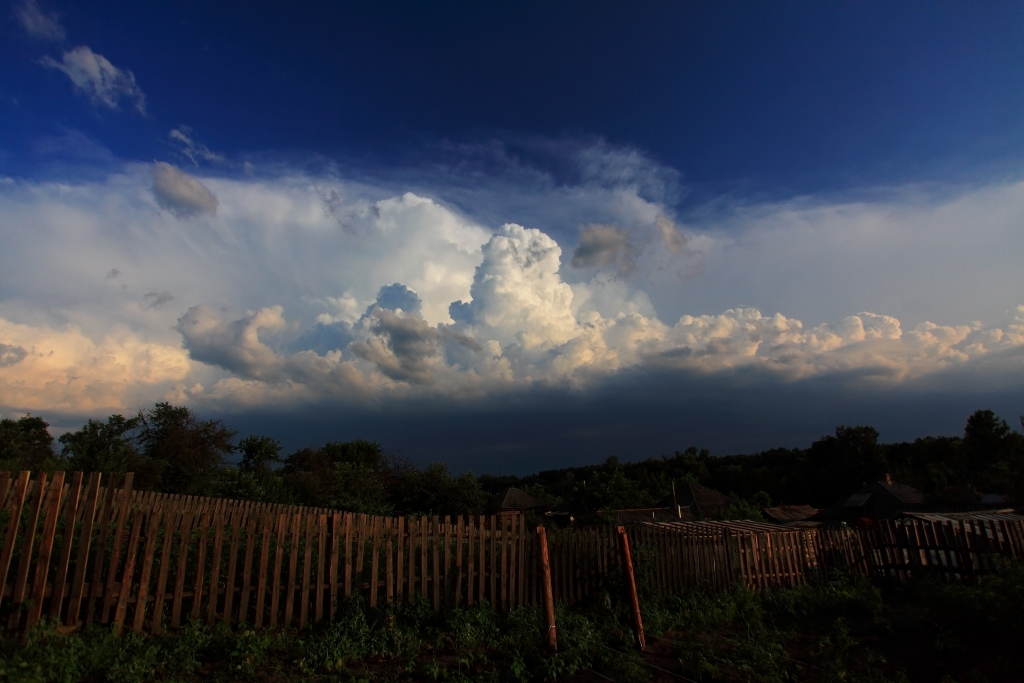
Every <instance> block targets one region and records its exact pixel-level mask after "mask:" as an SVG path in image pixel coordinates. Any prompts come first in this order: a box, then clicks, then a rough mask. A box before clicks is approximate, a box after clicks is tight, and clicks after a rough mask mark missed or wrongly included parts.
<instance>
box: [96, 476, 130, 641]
mask: <svg viewBox="0 0 1024 683" xmlns="http://www.w3.org/2000/svg"><path fill="white" fill-rule="evenodd" d="M134 479H135V473H134V472H128V473H127V474H125V475H124V485H123V486H122V487H121V494H120V498H119V500H120V505H119V507H118V513H117V522H116V525H115V528H114V545H113V548H112V549H111V552H110V567H109V569H108V570H107V585H106V588H105V589H104V591H103V608H102V611H101V612H100V621H101V622H102V623H107V622H108V621H110V610H111V609H112V608H113V607H114V602H113V601H114V595H115V593H114V583H115V582H116V581H117V568H118V566H119V565H120V560H121V539H122V535H123V534H124V526H125V523H126V522H127V520H128V513H129V506H130V505H131V498H132V483H133V481H134ZM111 485H113V482H111Z"/></svg>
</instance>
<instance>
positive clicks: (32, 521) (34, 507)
mask: <svg viewBox="0 0 1024 683" xmlns="http://www.w3.org/2000/svg"><path fill="white" fill-rule="evenodd" d="M61 474H62V475H63V472H62V473H61ZM47 476H48V475H47V474H46V472H40V473H39V478H38V479H37V480H36V490H35V492H34V493H35V495H34V496H33V498H34V499H35V502H34V503H31V507H30V508H29V513H28V519H27V520H26V522H25V531H24V533H23V534H22V536H23V538H24V540H23V541H22V545H21V555H20V556H19V557H18V573H17V574H16V575H15V578H14V590H13V591H12V592H11V602H12V603H13V607H14V610H13V611H12V612H11V616H10V619H9V620H8V622H7V630H8V631H13V630H15V629H16V628H17V627H18V624H19V622H20V621H21V611H20V610H19V609H18V606H19V605H21V604H22V603H23V602H25V597H26V593H27V590H28V573H29V572H28V570H29V566H30V564H31V562H32V550H33V549H34V548H35V542H36V526H38V524H39V513H40V511H41V510H42V509H43V503H44V502H45V501H46V498H47V497H48V496H47V494H48V493H49V489H48V488H47V486H46V481H47Z"/></svg>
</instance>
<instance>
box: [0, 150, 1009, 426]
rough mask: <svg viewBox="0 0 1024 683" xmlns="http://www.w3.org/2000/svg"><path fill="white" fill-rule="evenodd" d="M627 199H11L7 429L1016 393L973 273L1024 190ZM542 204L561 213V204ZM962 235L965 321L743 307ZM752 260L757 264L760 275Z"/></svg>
mask: <svg viewBox="0 0 1024 683" xmlns="http://www.w3.org/2000/svg"><path fill="white" fill-rule="evenodd" d="M600 168H601V169H604V170H602V171H601V172H602V173H604V174H605V175H607V174H608V173H609V172H610V171H608V169H607V168H605V167H603V166H602V167H600ZM599 170H600V169H599ZM602 177H603V176H602ZM637 187H638V186H634V185H628V186H626V187H621V186H615V187H611V188H607V189H605V190H601V189H600V187H597V186H594V187H588V188H586V189H585V191H584V190H579V192H581V193H582V194H584V195H586V196H588V197H597V198H598V199H599V200H600V201H597V202H588V203H587V204H588V206H589V207H590V208H589V210H588V212H587V213H579V214H576V217H577V218H576V220H575V221H565V222H563V227H562V228H561V230H560V231H559V230H555V229H547V230H545V229H540V228H537V227H529V226H525V225H522V224H519V223H515V222H506V223H503V224H500V225H497V226H494V227H488V226H487V225H485V224H483V223H482V222H481V221H479V220H478V219H476V218H474V217H473V216H472V215H470V214H468V213H466V212H464V211H462V210H459V209H457V208H455V207H454V206H452V205H448V204H446V203H444V202H443V201H442V200H441V198H440V197H430V196H425V195H426V193H419V194H418V193H414V192H401V191H396V190H395V188H394V187H390V186H387V185H383V184H377V185H373V184H367V183H359V182H353V181H346V180H344V179H341V178H338V177H335V176H317V177H311V176H307V175H303V174H299V173H294V172H276V173H274V174H271V175H267V176H264V177H254V178H242V179H231V178H223V177H213V176H191V175H188V174H185V173H184V172H182V171H181V170H179V169H177V168H176V167H174V166H171V165H169V164H164V163H159V162H158V163H157V164H154V165H153V166H143V165H139V166H131V167H127V168H126V169H125V170H124V172H123V173H121V174H119V175H115V176H110V177H109V178H107V179H106V180H105V181H103V182H82V183H78V184H67V183H55V182H52V183H51V182H30V181H21V180H18V181H14V180H11V181H8V182H5V183H3V184H0V196H2V199H3V201H4V204H5V206H6V207H7V210H6V211H5V212H4V214H3V215H2V216H0V234H2V235H3V236H4V239H5V243H6V244H7V245H9V248H8V249H6V250H5V251H4V253H3V254H2V255H0V391H2V394H0V395H2V396H3V405H2V407H0V410H3V411H5V412H7V413H14V412H17V411H26V410H31V411H34V412H41V411H50V410H63V411H67V412H70V413H76V414H82V413H88V412H89V411H110V410H129V411H130V410H133V409H135V408H137V407H139V406H140V405H144V404H146V403H148V402H151V401H154V400H172V401H180V402H185V403H189V404H190V405H193V406H196V407H199V408H202V409H204V410H215V411H221V412H225V411H226V412H232V411H235V412H238V411H243V412H244V411H251V410H255V409H261V410H296V409H298V407H300V406H305V407H306V409H307V410H308V409H315V410H338V409H345V410H350V411H351V410H358V411H362V413H365V412H366V411H383V412H390V413H392V414H396V415H397V414H401V413H402V411H405V410H416V411H423V410H428V411H429V410H433V409H442V408H443V409H445V410H448V409H451V410H467V411H473V410H478V409H480V408H481V407H482V406H491V409H493V410H497V411H499V412H500V411H501V410H504V409H505V408H504V407H505V406H511V405H517V406H520V409H522V406H524V405H530V404H531V403H534V404H535V405H536V410H545V408H543V406H544V405H548V404H545V403H544V401H547V400H549V398H543V397H551V396H557V397H559V398H558V399H557V401H559V402H563V403H564V402H565V401H567V400H568V401H572V400H580V401H586V400H588V399H587V397H588V396H597V395H614V396H616V397H617V400H620V401H622V402H624V403H631V402H632V403H641V402H643V401H647V400H649V399H650V392H655V391H656V392H660V394H659V395H660V396H662V397H663V398H665V400H667V401H670V402H671V400H674V399H672V396H674V395H676V394H679V395H683V394H688V392H694V391H700V392H705V394H706V395H708V396H710V395H711V393H709V392H718V394H717V395H719V396H733V397H735V398H736V400H739V397H741V396H742V395H743V394H744V393H745V392H747V391H750V390H752V389H751V388H752V387H753V388H754V390H756V391H757V392H760V393H762V394H763V393H765V392H769V391H776V392H782V393H784V392H785V391H787V389H786V387H796V386H815V387H827V389H822V391H826V390H827V391H828V392H832V394H834V395H837V396H838V395H848V396H852V395H860V396H882V395H885V394H886V392H891V391H918V392H938V393H939V394H942V395H954V394H956V393H957V392H962V391H964V390H965V389H967V388H970V390H971V391H981V392H984V391H1003V392H1005V391H1011V392H1012V391H1015V390H1019V387H1020V386H1021V385H1022V382H1024V306H1021V303H1022V302H1021V300H1020V297H1019V292H1020V291H1024V290H1022V289H1021V288H1015V284H1014V283H1015V282H1016V280H1014V279H1013V278H1018V279H1019V278H1020V276H1019V274H1016V271H1012V270H1008V269H1007V270H1002V271H1000V272H999V273H997V274H996V276H998V278H1000V279H1001V280H1002V281H1004V282H1005V283H1007V287H1006V291H989V290H987V289H986V287H987V285H988V282H989V281H990V280H989V279H986V278H991V277H994V276H993V275H992V274H991V273H990V272H988V271H986V270H985V268H986V267H987V268H993V267H995V266H994V265H993V264H995V265H998V264H999V262H1000V261H999V258H1001V255H1003V254H1005V252H1007V251H1010V252H1012V251H1013V250H1014V249H1015V248H1016V245H1017V243H1018V241H1019V239H1020V238H1019V236H1018V235H1017V233H1016V232H1015V231H1014V228H1013V226H1014V225H1015V224H1014V221H1013V216H1015V215H1018V214H1017V213H1016V212H1017V209H1019V208H1020V207H1021V206H1022V205H1024V184H1020V183H1007V184H1003V185H998V186H993V187H989V188H983V189H980V190H978V189H968V190H961V191H958V192H957V193H954V194H951V195H947V196H943V197H940V198H937V199H931V200H929V201H923V200H922V199H921V198H920V197H919V196H918V195H916V194H913V193H911V195H910V196H904V195H899V194H895V195H891V196H889V197H884V198H879V199H876V200H872V201H859V202H848V201H846V202H840V203H833V204H827V203H825V202H820V201H819V202H806V201H801V202H796V201H794V202H784V203H775V204H763V205H758V206H751V205H742V206H738V207H733V208H732V209H730V210H728V211H723V210H722V209H721V207H708V208H705V209H702V210H701V211H698V212H695V213H692V214H690V215H685V216H678V215H676V216H672V211H671V209H670V207H668V206H667V205H666V204H665V203H663V202H660V201H656V200H654V199H643V198H642V197H640V195H639V190H638V189H637ZM602 192H604V194H602ZM532 194H533V195H534V196H535V200H536V201H537V202H539V203H541V204H544V205H547V206H550V207H551V208H552V211H554V212H558V211H565V207H564V205H562V204H561V200H562V199H563V198H564V197H565V194H564V191H563V190H560V189H555V190H551V191H550V192H549V193H547V194H544V193H532ZM325 196H330V197H332V202H331V205H330V207H325V205H324V200H323V198H324V197H325ZM516 201H519V202H526V198H525V197H519V198H518V199H517V200H516ZM602 202H603V203H602ZM594 206H601V207H604V208H603V210H602V211H600V212H597V211H595V210H594V208H593V207H594ZM328 208H329V209H330V210H328ZM541 208H543V207H534V208H532V209H531V211H540V209H541ZM510 212H511V213H515V211H510ZM965 216H970V219H971V220H970V222H969V225H970V228H969V230H968V229H967V228H965V227H963V226H964V225H967V224H968V223H966V222H965V221H964V217H965ZM181 218H192V219H197V218H201V219H202V220H178V219H181ZM812 223H814V224H815V229H814V230H813V231H812V230H810V229H809V228H808V226H809V225H811V224H812ZM342 224H343V225H342ZM958 225H959V226H960V228H959V230H958V229H957V228H956V226H958ZM723 226H725V227H723ZM964 231H967V232H969V233H970V235H969V237H970V240H973V242H970V240H968V242H966V244H967V245H968V246H957V248H958V249H959V250H960V252H961V254H960V256H961V259H960V263H961V270H960V271H959V272H958V274H957V278H958V282H959V284H960V286H961V287H962V288H964V289H965V292H964V293H963V296H965V297H973V298H974V299H975V300H976V301H979V302H985V303H987V305H988V306H989V307H990V308H989V309H986V310H983V311H982V310H979V314H978V315H977V316H970V317H967V318H966V319H965V318H959V319H957V318H954V317H952V316H947V317H944V318H942V319H939V320H937V321H936V320H930V319H928V318H921V317H919V318H917V319H914V317H913V316H906V315H904V316H897V315H895V314H893V313H892V312H890V311H888V310H885V309H884V308H883V310H878V309H875V310H872V309H871V308H868V307H867V306H864V307H863V308H855V309H853V311H850V310H847V311H844V312H840V313H838V314H832V315H830V316H829V317H827V318H825V319H824V320H822V319H820V318H818V319H810V320H808V318H807V317H805V316H803V315H800V314H799V310H798V311H797V312H796V313H794V312H790V311H786V310H784V309H783V308H782V307H779V308H777V309H767V310H766V309H765V308H763V307H761V306H757V305H751V304H749V303H747V302H749V301H751V300H757V298H758V296H760V293H761V291H762V290H768V291H774V290H778V289H786V288H787V287H788V288H793V287H796V286H799V287H802V288H805V289H806V290H807V291H809V292H813V293H815V295H816V296H817V297H818V299H826V300H827V299H828V298H830V297H832V296H833V294H832V292H830V291H828V289H827V286H828V285H827V279H823V278H822V276H821V275H820V273H818V272H816V271H815V269H814V268H808V267H807V265H806V264H807V263H810V261H808V260H807V259H808V258H809V256H808V254H807V250H808V249H812V248H813V251H814V258H815V259H817V260H818V261H822V262H829V261H830V260H837V261H841V260H842V259H843V258H847V259H848V258H849V256H850V254H851V253H852V254H859V253H861V252H864V253H872V252H873V253H875V254H876V256H877V257H876V258H875V259H874V261H871V260H864V261H859V262H857V264H856V265H857V267H859V268H860V269H861V270H862V277H863V278H864V279H866V280H878V281H880V283H881V284H880V286H882V285H884V284H885V283H886V282H890V283H891V282H898V281H899V280H900V278H902V277H904V276H905V274H904V273H903V272H900V271H897V270H893V269H891V267H890V263H891V262H892V261H893V260H896V259H898V260H901V261H902V267H903V269H904V270H906V271H910V272H917V271H916V269H920V268H926V267H929V266H930V264H928V263H919V262H916V261H915V258H916V257H915V254H916V253H917V252H918V251H920V250H921V249H922V248H924V250H925V251H927V250H928V249H934V248H935V247H934V245H933V246H930V247H922V246H921V245H922V241H923V240H926V239H927V238H928V236H929V235H930V236H932V237H933V238H936V239H940V241H944V244H943V245H942V248H943V249H951V248H953V247H952V246H950V245H954V246H956V245H960V244H961V242H958V240H961V239H967V238H962V237H961V233H962V232H964ZM979 236H980V237H979ZM808 245H813V246H808ZM972 245H973V246H972ZM883 247H884V248H883ZM759 250H760V253H767V254H772V255H773V256H772V258H773V259H775V260H774V262H773V264H756V262H755V261H752V260H751V259H752V258H753V257H752V256H751V255H752V254H755V253H758V252H759ZM972 250H973V251H972ZM893 251H895V252H897V253H892V252H893ZM1018 253H1019V252H1018ZM986 257H987V258H986ZM630 259H632V261H631V265H628V267H624V265H623V264H624V262H626V263H627V264H629V263H630ZM694 263H699V264H700V269H699V270H698V271H693V270H692V266H693V264H694ZM752 264H755V265H752ZM977 264H984V267H982V266H979V265H977ZM769 265H770V266H771V267H769ZM687 269H691V270H689V271H687ZM744 269H746V270H753V271H755V272H757V273H759V279H758V281H757V282H755V283H753V284H747V283H746V280H744V278H743V277H740V276H738V275H736V276H735V277H733V278H732V284H731V287H732V289H729V288H728V287H726V286H725V285H722V289H721V291H716V292H714V293H713V296H714V297H718V298H724V299H729V300H732V301H733V302H734V303H733V305H730V306H724V307H722V308H719V309H718V310H710V311H708V310H706V307H707V301H710V300H711V298H705V299H703V300H702V299H701V296H708V295H706V294H704V295H702V290H703V289H705V288H706V287H708V282H721V281H722V278H723V277H725V276H724V275H722V274H723V273H725V274H726V275H728V274H734V275H735V274H737V273H740V272H742V271H743V270H744ZM684 272H685V273H686V274H685V276H684V277H680V274H681V273H684ZM935 276H936V277H946V276H945V275H943V274H942V273H937V274H936V275H935ZM823 282H825V283H826V284H822V283H823ZM975 282H978V283H980V284H978V285H975V284H973V283H975ZM670 294H671V296H669V295H670ZM845 296H848V294H847V293H845V292H843V291H837V292H835V297H834V298H835V299H837V300H839V299H843V298H844V297H845ZM693 302H702V303H697V304H695V303H693ZM879 302H881V303H883V304H884V303H885V300H884V299H873V300H866V303H867V304H868V305H870V306H872V307H873V306H874V305H875V304H878V303H879ZM942 303H943V302H942V301H938V302H936V301H931V302H930V305H931V306H937V307H939V308H940V309H941V307H942ZM994 304H998V305H1000V311H1001V312H1000V313H999V314H998V315H993V314H992V313H991V307H992V306H993V305H994ZM687 308H689V310H686V309H687ZM702 308H703V309H705V310H701V309H702ZM797 308H799V307H797ZM833 308H834V307H833ZM679 309H682V312H680V313H676V312H675V311H678V310H679ZM865 309H866V310H865ZM858 310H859V311H861V312H855V311H858ZM950 310H954V311H955V310H958V309H957V307H953V308H952V309H950ZM978 318H980V319H982V320H984V321H982V320H978ZM612 387H624V388H623V389H622V390H621V392H620V393H615V391H618V390H615V391H613V389H612ZM609 392H612V393H611V394H609ZM573 397H575V398H573ZM550 400H555V399H550ZM709 400H710V399H709ZM416 406H419V407H416Z"/></svg>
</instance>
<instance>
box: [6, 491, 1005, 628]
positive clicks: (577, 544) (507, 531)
mask: <svg viewBox="0 0 1024 683" xmlns="http://www.w3.org/2000/svg"><path fill="white" fill-rule="evenodd" d="M0 533H2V534H3V536H2V540H0V586H2V588H3V590H2V593H0V627H5V628H6V630H7V631H8V632H12V631H20V630H22V629H24V628H27V627H31V626H33V625H34V624H36V623H38V622H39V620H40V619H41V618H42V617H43V616H46V617H47V618H48V619H50V620H51V621H52V622H54V623H56V624H58V626H59V627H61V628H65V629H68V630H71V629H75V628H79V627H81V626H83V625H91V624H112V625H113V627H114V628H115V630H117V631H121V630H123V629H124V628H131V629H133V630H135V631H143V630H148V631H151V632H153V633H160V632H161V631H162V630H163V629H165V628H167V627H172V628H173V627H176V626H179V625H180V624H181V623H182V622H183V621H185V620H188V619H200V620H205V621H206V622H208V623H214V622H222V623H225V624H242V623H244V624H248V625H250V626H252V627H254V628H257V629H260V628H267V627H276V626H298V627H300V628H301V627H305V626H306V625H308V624H310V623H312V622H317V621H324V620H326V621H332V620H334V619H335V618H336V616H337V614H338V610H339V605H340V604H341V603H342V602H343V601H345V600H346V599H348V598H350V597H351V596H352V595H353V594H355V593H359V594H361V595H363V596H364V598H365V600H366V603H367V604H368V605H369V606H377V605H382V604H394V603H396V602H402V601H410V602H411V601H413V600H416V599H418V598H422V599H426V600H427V601H428V602H429V603H430V604H431V605H432V607H433V609H434V610H435V611H439V610H442V609H449V608H452V607H457V606H472V605H474V604H483V603H487V604H488V605H489V606H490V607H491V608H493V609H510V608H512V607H516V606H524V605H537V604H540V602H541V583H542V582H541V577H540V576H539V566H538V565H539V563H538V557H539V548H538V546H537V540H536V539H537V535H536V533H535V532H534V529H532V528H528V525H527V524H526V520H525V519H524V518H523V517H522V516H521V515H518V514H503V515H491V516H473V517H456V518H454V519H452V518H449V517H438V516H433V517H379V516H369V515H360V514H355V513H350V512H341V511H338V510H330V509H323V508H310V507H300V506H286V505H271V504H263V503H253V502H248V501H235V500H226V499H214V498H202V497H195V496H177V495H169V494H160V493H152V492H140V491H134V490H132V475H131V474H129V475H127V476H126V477H125V480H124V481H123V482H120V486H116V485H115V482H113V481H111V477H109V476H101V475H100V474H98V473H93V474H89V475H83V474H82V473H81V472H74V473H67V474H66V473H64V472H57V473H54V474H53V475H52V476H48V475H46V474H37V475H36V476H35V477H34V478H33V477H32V476H31V475H30V473H28V472H21V473H19V474H18V475H17V476H16V477H12V476H11V475H10V474H9V473H6V472H0ZM629 534H630V537H631V541H630V543H631V546H632V547H633V557H634V563H635V567H636V573H637V579H638V583H639V584H640V586H641V588H642V589H643V590H646V591H652V592H659V593H667V592H680V591H684V590H689V589H692V588H697V587H700V588H705V589H709V590H723V589H725V588H727V587H730V586H735V585H744V586H746V587H748V588H750V589H753V590H765V589H770V588H775V587H791V586H799V585H803V584H806V583H808V582H809V581H811V580H813V578H814V577H816V576H829V575H834V574H836V573H838V572H846V571H860V572H863V573H865V574H868V575H869V576H871V577H873V578H879V579H881V578H895V579H899V580H906V579H907V578H909V577H911V576H918V575H922V574H927V573H933V574H936V575H939V576H942V577H945V578H949V579H956V580H969V579H972V578H974V577H975V576H977V575H979V574H982V573H985V572H990V571H993V570H994V569H995V568H997V567H998V566H999V565H1000V564H1002V563H1004V562H1006V561H1007V559H1008V558H1013V557H1015V558H1018V559H1024V529H1022V525H1021V522H1020V521H1008V520H999V519H998V518H996V519H985V520H963V521H955V522H953V521H947V522H940V521H929V520H909V521H906V522H904V521H899V522H883V523H881V524H879V525H878V526H876V527H873V528H871V529H867V530H822V529H798V530H794V529H784V528H779V527H773V526H770V525H767V524H762V523H754V522H686V523H670V524H658V523H645V524H637V525H633V526H630V527H629ZM548 544H549V553H550V558H551V576H552V588H553V593H554V597H555V599H556V600H558V601H562V602H565V603H568V604H575V603H579V602H582V601H586V600H591V599H600V598H602V597H603V596H604V595H605V594H606V592H609V591H610V592H612V593H615V592H616V591H617V590H618V588H619V587H620V582H621V578H622V569H621V561H620V558H619V551H618V546H617V543H616V536H615V531H614V529H612V528H610V527H590V528H584V529H560V530H559V529H552V530H550V531H549V534H548Z"/></svg>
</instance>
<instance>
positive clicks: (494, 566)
mask: <svg viewBox="0 0 1024 683" xmlns="http://www.w3.org/2000/svg"><path fill="white" fill-rule="evenodd" d="M490 541H491V576H490V578H491V609H492V610H495V609H497V608H498V605H497V602H498V601H497V590H498V584H497V579H498V555H497V552H498V517H497V515H491V534H490Z"/></svg>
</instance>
